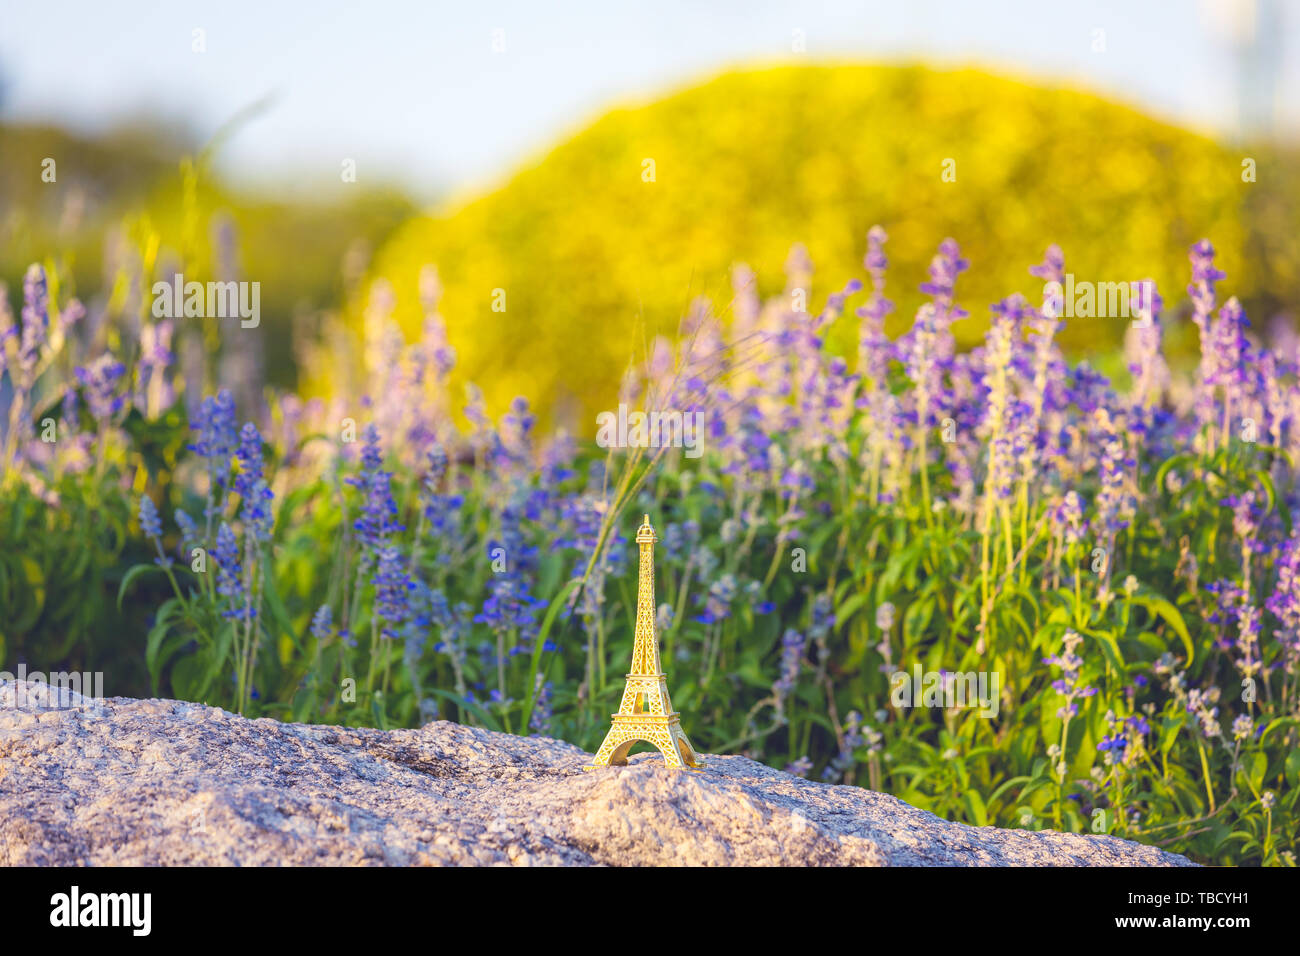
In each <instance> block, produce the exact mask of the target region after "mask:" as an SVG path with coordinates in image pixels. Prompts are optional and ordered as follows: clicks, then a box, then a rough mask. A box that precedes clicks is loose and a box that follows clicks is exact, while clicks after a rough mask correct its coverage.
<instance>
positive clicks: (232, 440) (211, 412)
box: [189, 388, 238, 488]
mask: <svg viewBox="0 0 1300 956" xmlns="http://www.w3.org/2000/svg"><path fill="white" fill-rule="evenodd" d="M190 429H191V430H192V431H194V432H197V434H198V438H197V440H196V441H195V442H194V443H193V444H191V445H190V446H189V449H190V451H192V452H194V454H196V455H198V456H199V457H200V458H202V459H203V460H204V469H205V471H206V472H207V474H208V478H209V480H210V481H211V482H212V484H213V486H214V487H217V488H224V487H225V485H226V480H227V478H228V477H229V475H230V457H231V456H232V455H233V454H234V453H235V448H236V447H237V442H238V440H237V438H236V434H235V399H234V396H232V395H231V394H230V391H229V390H228V389H224V388H223V389H222V390H221V391H220V392H218V393H217V395H216V397H213V396H211V395H209V396H207V397H205V398H204V399H203V401H202V402H201V403H200V404H199V412H198V416H197V417H196V418H195V419H194V420H193V421H191V422H190Z"/></svg>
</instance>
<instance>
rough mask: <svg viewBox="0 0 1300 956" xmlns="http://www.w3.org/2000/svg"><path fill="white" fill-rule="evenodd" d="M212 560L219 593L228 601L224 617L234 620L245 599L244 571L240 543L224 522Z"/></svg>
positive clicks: (222, 614) (218, 532)
mask: <svg viewBox="0 0 1300 956" xmlns="http://www.w3.org/2000/svg"><path fill="white" fill-rule="evenodd" d="M212 560H213V562H215V564H216V565H217V593H218V594H220V595H221V596H222V597H224V598H225V599H226V609H225V610H224V611H222V612H221V616H222V617H226V618H234V617H238V616H239V614H240V608H239V603H240V601H241V600H243V598H244V582H243V580H242V576H243V569H242V568H241V567H240V564H239V541H238V540H237V539H236V538H235V533H234V532H233V531H231V530H230V525H228V524H226V523H225V522H224V521H223V522H221V527H220V528H218V529H217V546H216V547H215V548H213V549H212Z"/></svg>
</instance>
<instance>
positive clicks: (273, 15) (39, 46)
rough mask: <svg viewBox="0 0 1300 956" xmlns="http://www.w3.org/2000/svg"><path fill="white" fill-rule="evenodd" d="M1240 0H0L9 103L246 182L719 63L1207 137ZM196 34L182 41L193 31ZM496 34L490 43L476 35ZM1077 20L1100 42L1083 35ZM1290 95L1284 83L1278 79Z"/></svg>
mask: <svg viewBox="0 0 1300 956" xmlns="http://www.w3.org/2000/svg"><path fill="white" fill-rule="evenodd" d="M1237 2H1246V3H1247V4H1249V2H1250V0H1122V2H1096V3H1071V2H1053V0H1004V2H977V0H953V2H945V0H888V2H874V0H873V2H862V0H859V2H849V0H831V2H825V3H818V4H812V3H791V2H777V0H756V2H750V3H741V2H724V0H714V2H708V0H695V2H690V0H656V2H633V0H606V2H590V3H588V2H568V3H546V2H541V0H533V2H505V0H497V2H494V0H486V2H477V0H476V2H466V0H460V2H455V3H444V2H425V3H416V2H407V3H401V2H382V0H376V2H367V3H361V4H348V3H341V2H334V0H320V2H314V3H302V4H296V5H292V6H291V5H289V4H285V3H276V2H273V0H260V2H249V0H220V2H195V3H184V2H170V3H169V2H161V0H156V2H148V0H119V2H113V3H104V2H102V0H96V2H87V0H0V76H2V77H3V78H4V80H5V82H6V86H7V98H6V102H5V103H4V104H3V106H2V107H0V108H2V109H3V112H4V115H5V116H7V117H9V118H22V119H46V120H54V121H57V122H60V123H63V124H65V125H69V126H73V127H77V128H95V127H97V126H102V125H105V124H109V123H112V122H114V121H116V120H118V119H120V118H122V117H124V116H130V115H133V114H141V113H156V114H161V115H162V116H164V117H169V118H173V119H177V120H182V121H184V122H186V123H188V124H189V125H190V126H191V127H192V128H193V129H194V130H195V132H196V133H197V134H198V135H199V136H200V137H206V136H207V135H210V134H211V133H212V131H214V130H215V129H216V128H217V127H218V126H220V125H221V123H222V122H223V121H225V120H226V119H228V118H229V117H230V116H232V115H233V114H235V113H236V112H238V111H239V110H240V109H241V108H243V107H245V106H247V105H249V104H250V103H253V102H255V101H257V100H259V99H260V98H262V97H264V96H267V95H268V94H273V95H274V96H275V100H274V103H273V106H272V107H271V108H270V109H269V110H268V111H267V112H266V113H264V114H263V115H261V116H259V117H258V118H257V119H255V120H253V121H252V122H251V123H249V124H248V125H247V126H246V127H245V128H244V129H243V130H242V131H241V132H240V133H239V135H238V136H237V137H236V138H235V139H234V140H233V141H232V142H231V143H230V144H229V145H228V147H227V149H226V151H225V152H224V154H223V158H222V165H223V168H224V169H225V171H226V172H228V173H229V174H231V175H232V176H235V177H237V178H239V179H242V180H244V181H246V182H259V181H260V182H268V183H274V182H282V181H287V180H291V181H292V182H294V183H297V184H299V185H302V184H310V183H312V182H317V181H324V180H325V179H330V178H332V179H333V180H335V181H337V177H338V169H339V163H340V161H341V159H342V158H344V157H351V158H354V159H356V161H357V163H358V170H359V173H360V175H362V176H376V177H380V176H389V177H395V178H397V179H399V180H400V181H401V182H403V184H405V185H407V186H409V187H410V188H412V189H414V190H415V191H416V192H417V193H418V194H419V195H421V196H425V197H431V196H434V195H437V194H439V193H443V192H446V191H453V192H464V191H466V190H473V189H475V188H478V187H481V186H486V185H490V184H491V183H493V182H495V181H497V180H498V179H499V178H500V177H502V176H503V175H504V174H505V173H506V172H508V171H509V170H510V169H511V168H512V167H514V166H515V165H517V164H518V163H519V162H521V161H522V160H525V159H527V158H528V157H529V156H531V155H533V154H535V153H537V152H538V151H540V150H543V149H545V148H546V147H547V146H549V145H550V144H552V143H554V142H555V141H556V140H557V139H559V138H560V137H562V136H563V135H564V134H565V133H567V132H569V131H572V130H574V129H577V128H580V127H581V126H582V125H584V124H585V123H587V122H589V121H590V120H591V119H594V118H595V117H596V116H598V115H599V114H600V113H602V112H603V111H604V110H606V109H608V108H609V107H611V106H615V105H621V104H625V103H628V102H637V101H642V100H646V99H652V98H654V97H656V96H657V95H659V94H661V93H663V92H666V91H668V90H671V89H674V88H676V87H679V86H682V85H685V84H688V83H690V82H693V81H696V80H698V79H701V78H705V77H708V76H710V75H712V74H714V73H717V72H719V71H721V70H723V69H724V68H726V67H728V66H731V65H737V64H751V63H772V62H780V61H783V60H785V61H788V60H792V59H795V58H796V57H795V56H794V54H793V53H792V51H791V46H792V37H793V35H794V31H795V30H802V31H803V33H804V35H805V37H806V46H807V52H806V53H805V54H804V55H803V59H805V60H807V61H815V60H818V59H828V58H829V59H844V58H855V59H863V60H887V61H898V60H912V59H923V60H925V61H927V62H932V63H935V64H938V65H951V66H959V65H978V66H986V67H990V68H992V69H994V70H997V71H999V72H1003V73H1009V74H1012V75H1020V76H1026V77H1031V78H1040V79H1042V80H1045V81H1047V82H1050V83H1063V84H1069V85H1074V86H1083V87H1087V88H1091V89H1094V90H1097V91H1098V92H1101V93H1108V94H1111V95H1114V96H1117V97H1119V98H1121V99H1124V100H1126V101H1128V102H1131V103H1134V104H1136V105H1139V106H1142V107H1143V108H1145V109H1147V110H1148V111H1150V112H1153V113H1155V114H1156V115H1159V116H1162V117H1165V118H1169V119H1173V120H1176V121H1179V122H1182V123H1185V124H1187V125H1191V126H1194V127H1197V128H1200V129H1203V130H1206V131H1210V132H1230V131H1231V130H1232V129H1233V128H1234V125H1235V123H1236V117H1237V109H1236V94H1235V80H1234V75H1235V74H1234V66H1233V59H1232V48H1231V44H1230V36H1231V32H1232V31H1231V30H1230V29H1229V28H1228V24H1229V23H1230V22H1231V17H1228V16H1226V15H1225V13H1224V11H1225V10H1227V9H1229V8H1231V7H1232V6H1233V4H1234V3H1237ZM1258 2H1264V3H1276V4H1278V8H1279V10H1280V13H1281V20H1282V27H1281V29H1280V30H1274V31H1270V34H1271V35H1276V36H1278V37H1279V38H1280V41H1281V43H1280V47H1279V50H1278V53H1277V54H1276V56H1277V57H1278V59H1279V61H1280V62H1281V63H1282V71H1281V74H1280V80H1279V84H1278V85H1279V89H1278V91H1277V97H1278V101H1279V102H1280V103H1281V104H1282V106H1281V109H1280V113H1281V125H1282V126H1283V128H1285V129H1287V130H1290V131H1294V130H1296V129H1297V128H1300V122H1297V117H1298V115H1300V114H1298V112H1297V111H1298V110H1300V96H1297V95H1295V93H1296V90H1297V89H1300V72H1298V71H1297V62H1296V61H1297V55H1298V54H1300V2H1297V0H1258ZM195 28H202V29H203V30H205V31H206V34H205V40H206V47H207V50H206V52H205V53H202V54H199V53H195V52H193V51H192V49H191V47H192V31H193V30H194V29H195ZM496 29H501V30H503V31H504V37H505V51H504V52H502V53H494V52H493V49H492V40H493V31H494V30H496ZM1096 30H1103V31H1105V51H1104V52H1097V51H1094V49H1093V46H1094V40H1095V36H1096V35H1095V33H1094V31H1096ZM1288 90H1289V91H1290V92H1289V93H1288V92H1287V91H1288Z"/></svg>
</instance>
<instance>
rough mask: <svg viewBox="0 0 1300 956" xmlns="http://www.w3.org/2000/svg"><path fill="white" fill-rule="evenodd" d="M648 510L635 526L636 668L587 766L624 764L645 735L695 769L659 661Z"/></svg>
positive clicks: (677, 764) (675, 761) (670, 761)
mask: <svg viewBox="0 0 1300 956" xmlns="http://www.w3.org/2000/svg"><path fill="white" fill-rule="evenodd" d="M658 540H659V538H658V536H657V535H656V534H655V530H654V528H652V527H650V516H649V515H646V516H645V520H644V522H642V524H641V527H640V528H638V529H637V532H636V543H637V546H638V547H639V548H640V549H641V564H640V571H639V576H638V580H637V594H636V643H635V644H633V646H632V670H631V672H630V673H629V674H628V675H627V686H626V687H625V688H624V690H623V701H622V703H621V704H619V708H618V713H617V714H613V715H612V716H613V720H614V722H613V725H612V726H611V727H610V728H609V733H608V734H606V735H605V742H604V743H602V744H601V745H600V749H599V750H597V751H596V756H595V757H594V758H593V759H592V761H591V763H590V764H589V765H588V767H587V769H591V768H593V767H608V766H622V765H623V764H626V763H627V752H628V751H629V750H631V749H632V745H633V744H634V743H636V742H637V741H644V742H645V743H648V744H650V745H651V746H653V747H655V748H657V749H658V751H659V752H660V753H661V754H663V755H664V763H665V764H666V765H667V766H669V767H673V768H675V769H680V770H693V769H698V768H700V767H703V766H704V762H703V761H702V760H700V758H699V756H698V755H697V754H696V752H695V748H694V747H692V746H691V742H690V741H689V740H687V739H686V732H685V731H684V730H682V724H681V720H680V719H679V715H678V713H677V711H675V710H673V705H672V701H671V700H669V698H668V684H667V681H666V679H665V674H664V672H663V669H662V668H661V667H660V664H659V636H658V635H657V634H656V633H655V555H654V547H655V542H656V541H658Z"/></svg>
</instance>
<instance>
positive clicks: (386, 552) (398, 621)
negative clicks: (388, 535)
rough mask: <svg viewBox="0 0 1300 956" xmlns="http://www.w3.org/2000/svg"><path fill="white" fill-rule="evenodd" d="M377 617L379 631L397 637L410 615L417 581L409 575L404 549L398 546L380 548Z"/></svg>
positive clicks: (385, 635) (376, 577) (376, 593)
mask: <svg viewBox="0 0 1300 956" xmlns="http://www.w3.org/2000/svg"><path fill="white" fill-rule="evenodd" d="M374 584H375V611H374V613H375V618H376V619H377V620H378V621H379V630H380V633H381V634H382V635H383V636H384V637H386V638H389V639H396V638H397V636H398V633H399V631H400V630H401V627H402V625H403V624H404V623H405V622H406V621H407V619H408V618H409V617H410V613H411V603H410V594H411V591H412V589H413V588H414V586H415V585H414V583H413V582H412V581H411V579H410V578H409V577H408V576H407V574H406V563H405V561H404V560H403V559H402V552H401V551H400V550H398V549H397V548H395V547H391V546H385V547H381V548H380V549H379V566H378V568H377V570H376V571H375V580H374Z"/></svg>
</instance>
